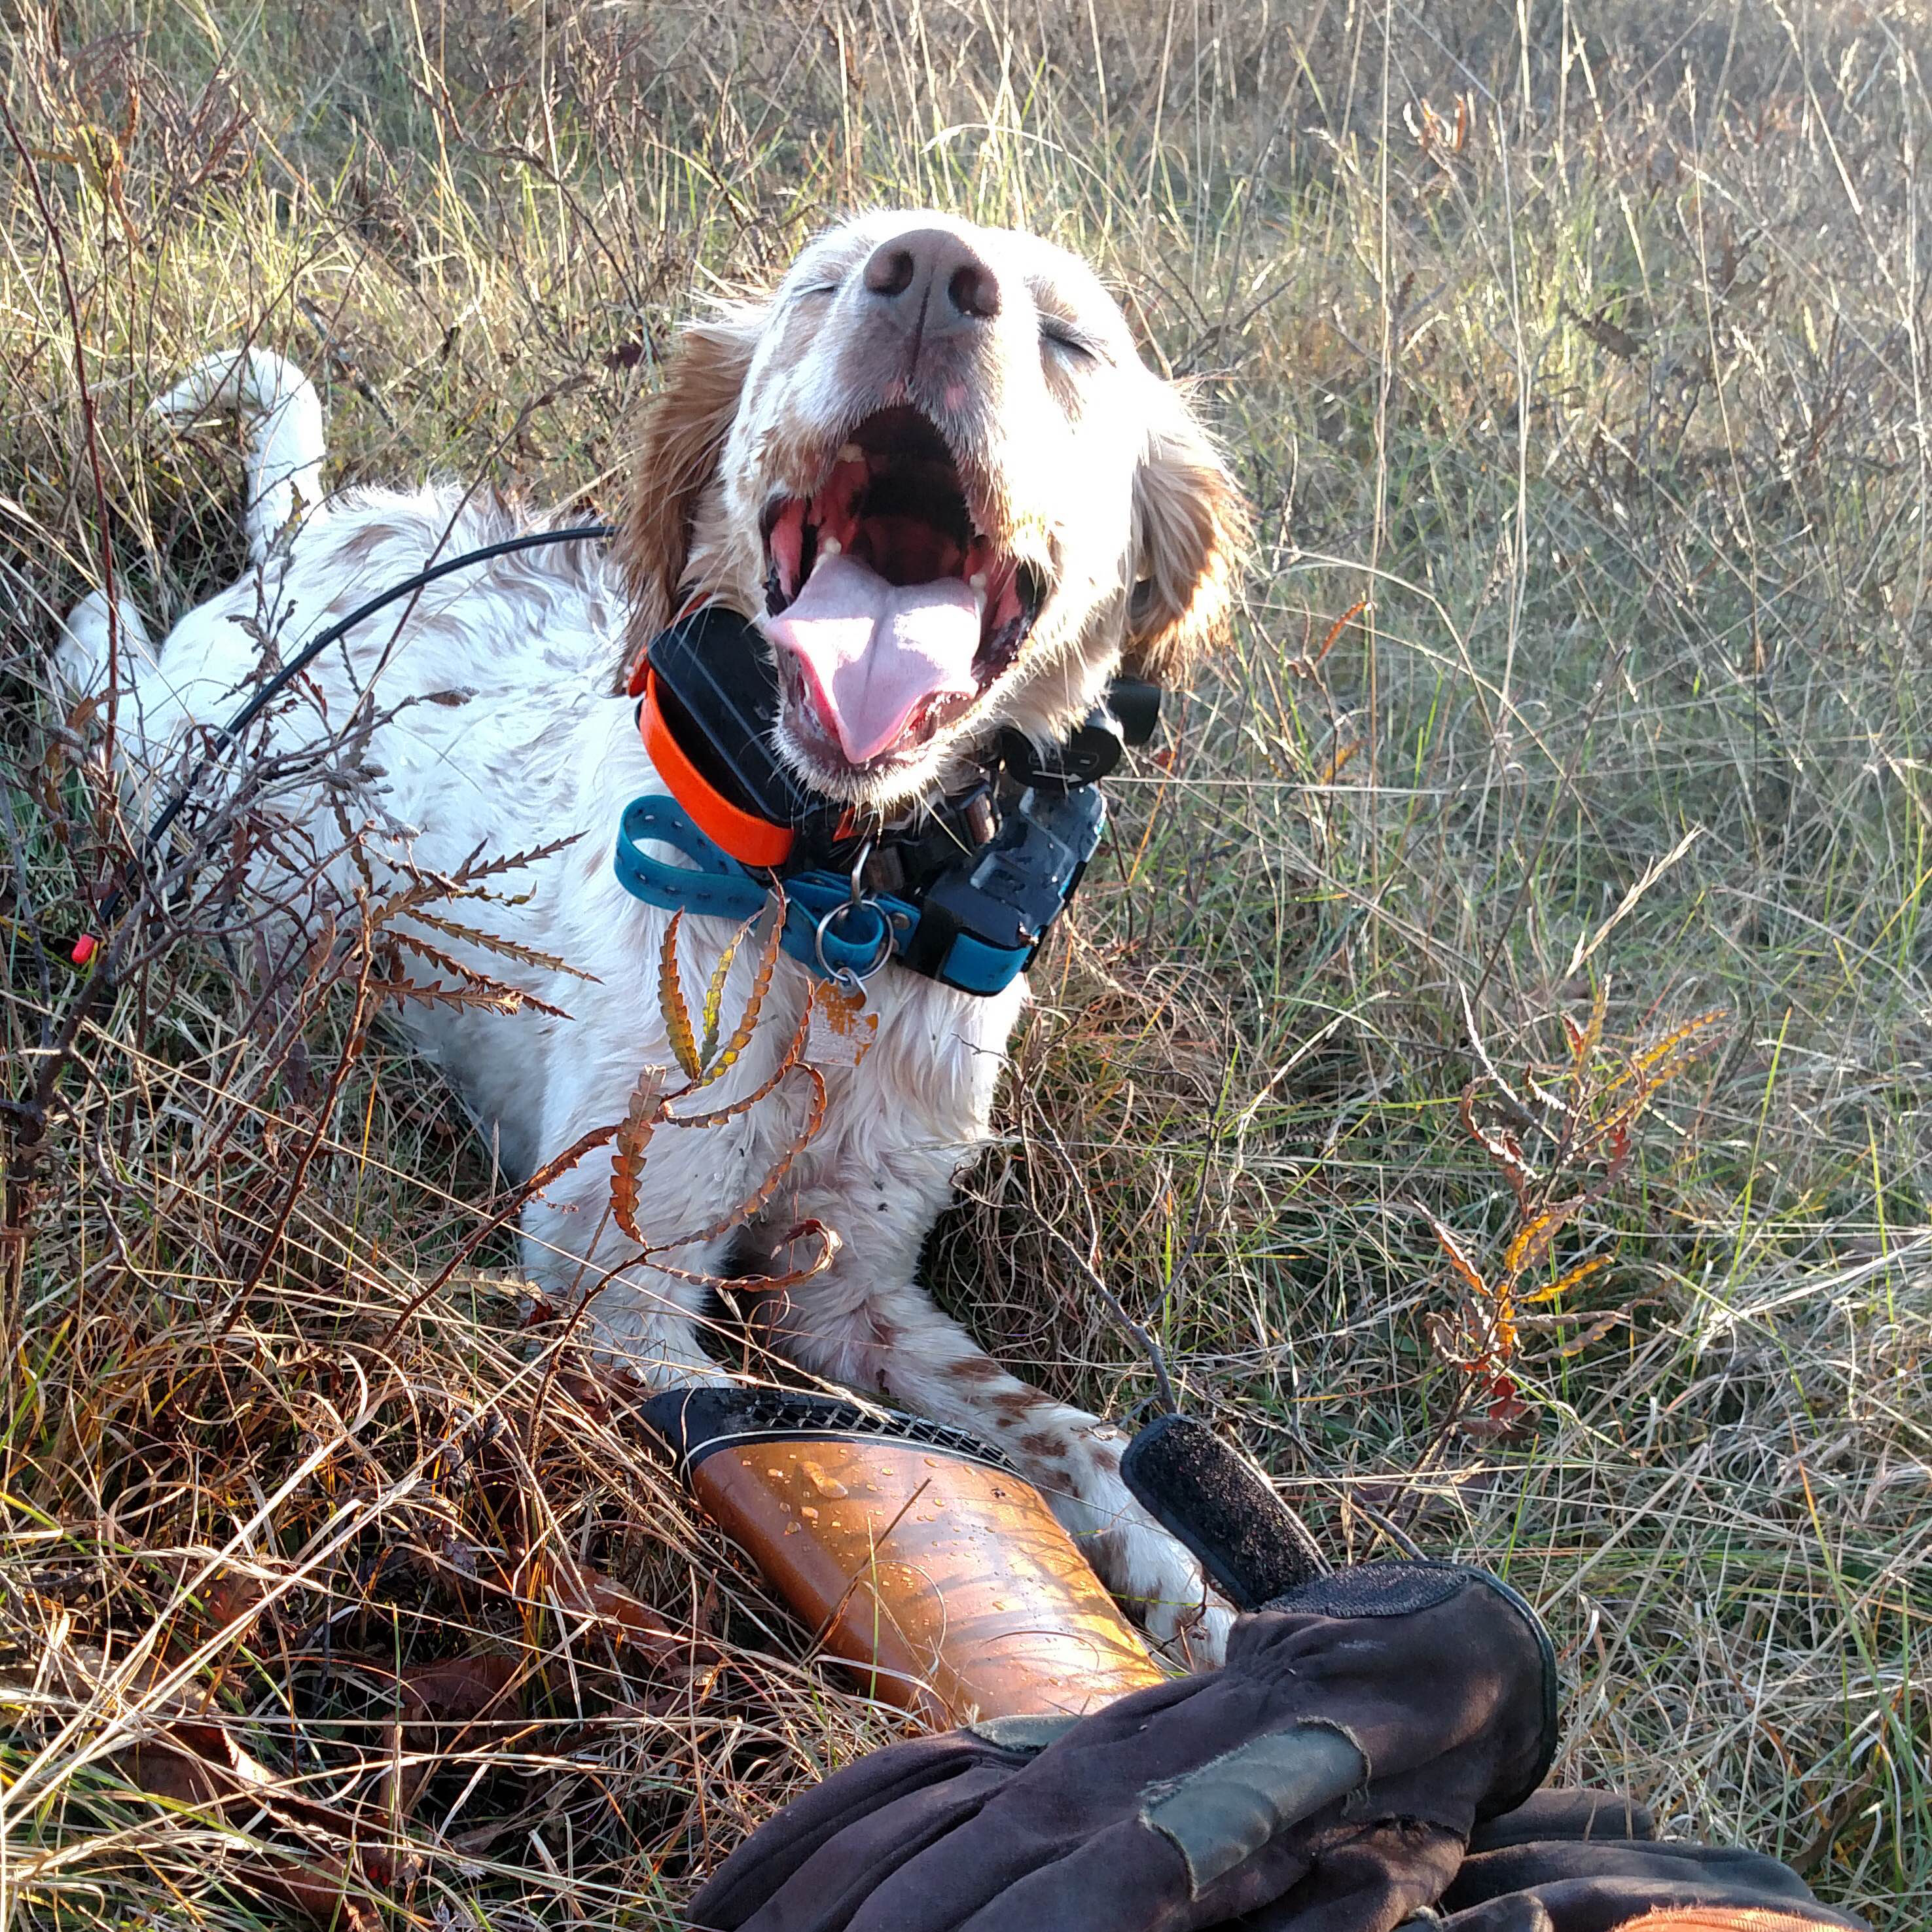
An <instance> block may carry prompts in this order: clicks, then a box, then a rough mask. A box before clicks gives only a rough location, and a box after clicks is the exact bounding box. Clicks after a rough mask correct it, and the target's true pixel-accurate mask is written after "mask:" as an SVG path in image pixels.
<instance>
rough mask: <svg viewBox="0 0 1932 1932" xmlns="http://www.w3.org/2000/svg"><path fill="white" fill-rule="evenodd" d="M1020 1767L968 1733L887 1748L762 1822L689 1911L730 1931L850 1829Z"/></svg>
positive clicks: (697, 1921) (709, 1930)
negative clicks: (941, 1790)
mask: <svg viewBox="0 0 1932 1932" xmlns="http://www.w3.org/2000/svg"><path fill="white" fill-rule="evenodd" d="M1019 1761H1020V1760H1017V1759H1016V1758H1014V1757H1010V1756H1008V1755H1007V1754H1005V1753H1004V1752H1001V1751H998V1750H997V1749H995V1748H993V1747H992V1746H991V1745H987V1744H985V1743H983V1742H981V1741H980V1740H979V1739H977V1738H974V1737H973V1736H971V1734H970V1733H963V1732H950V1733H947V1735H946V1736H943V1737H937V1738H919V1739H913V1740H912V1741H911V1742H908V1743H906V1744H902V1745H891V1746H889V1747H888V1748H886V1749H885V1750H883V1751H874V1752H873V1753H872V1754H871V1756H870V1757H864V1758H861V1759H860V1760H859V1761H858V1762H857V1763H856V1764H851V1765H847V1766H846V1767H845V1769H844V1770H842V1771H838V1772H834V1773H833V1774H832V1776H831V1777H829V1778H827V1779H826V1781H824V1782H823V1784H819V1785H816V1786H814V1787H813V1788H812V1789H811V1790H810V1791H808V1792H807V1793H805V1795H804V1796H802V1798H799V1799H796V1800H795V1801H794V1802H793V1803H792V1804H790V1805H787V1807H786V1808H785V1809H784V1811H781V1812H779V1813H778V1814H776V1815H775V1817H772V1818H770V1819H769V1820H766V1823H764V1824H763V1825H761V1826H760V1827H759V1828H758V1829H757V1831H755V1832H753V1833H752V1834H751V1836H750V1837H749V1838H747V1839H746V1840H745V1841H744V1843H742V1844H741V1845H739V1846H738V1848H737V1849H736V1850H735V1851H734V1852H732V1854H731V1855H730V1857H729V1858H727V1859H726V1860H725V1861H724V1863H723V1864H721V1865H720V1866H719V1867H718V1869H717V1870H715V1872H713V1873H712V1875H711V1876H710V1877H709V1879H707V1880H706V1882H705V1883H704V1885H703V1887H702V1888H700V1891H698V1892H697V1895H696V1896H695V1897H694V1898H693V1899H692V1900H691V1903H690V1906H688V1915H689V1918H690V1921H691V1924H693V1925H694V1926H697V1927H703V1928H705V1932H736V1927H739V1926H741V1925H742V1924H745V1921H747V1920H748V1919H749V1918H750V1917H751V1915H752V1913H754V1912H756V1911H757V1909H759V1907H760V1906H762V1905H763V1904H764V1903H765V1902H766V1900H768V1899H769V1897H771V1896H772V1894H773V1893H774V1892H775V1891H777V1890H778V1888H779V1887H780V1886H781V1885H784V1884H786V1883H787V1882H789V1881H790V1879H791V1878H792V1877H793V1875H794V1874H795V1873H796V1872H797V1871H798V1870H799V1868H800V1867H802V1866H803V1865H804V1864H806V1863H807V1862H808V1861H809V1860H810V1859H811V1858H813V1857H814V1855H816V1854H817V1852H819V1850H820V1849H821V1848H822V1847H823V1846H825V1845H826V1844H827V1843H829V1842H830V1841H832V1839H833V1838H836V1837H837V1836H838V1835H839V1834H840V1833H841V1832H844V1831H845V1830H846V1829H847V1828H848V1827H849V1826H852V1825H853V1824H854V1823H856V1822H858V1821H860V1820H865V1819H866V1818H868V1817H871V1816H874V1815H875V1814H879V1813H880V1812H883V1811H885V1810H886V1808H889V1807H891V1806H893V1805H897V1804H898V1803H899V1802H901V1800H903V1799H907V1798H911V1797H915V1796H917V1795H919V1793H922V1792H926V1791H929V1790H932V1789H933V1788H934V1787H945V1786H947V1785H950V1784H952V1783H953V1781H956V1780H957V1779H959V1778H961V1777H962V1776H964V1775H965V1774H966V1773H967V1772H970V1771H973V1770H974V1769H977V1768H979V1767H980V1766H983V1765H986V1764H988V1763H992V1764H994V1765H995V1766H999V1767H1001V1768H1002V1769H1010V1768H1011V1767H1013V1766H1014V1765H1015V1764H1016V1763H1018V1762H1019Z"/></svg>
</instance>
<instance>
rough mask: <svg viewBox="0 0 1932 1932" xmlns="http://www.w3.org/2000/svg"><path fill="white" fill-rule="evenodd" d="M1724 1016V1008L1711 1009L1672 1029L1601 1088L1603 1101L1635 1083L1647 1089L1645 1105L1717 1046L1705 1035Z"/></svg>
mask: <svg viewBox="0 0 1932 1932" xmlns="http://www.w3.org/2000/svg"><path fill="white" fill-rule="evenodd" d="M1725 1018H1727V1014H1726V1012H1725V1010H1724V1008H1723V1007H1711V1008H1710V1009H1709V1010H1708V1011H1707V1012H1704V1013H1697V1014H1694V1015H1693V1016H1692V1017H1691V1019H1688V1020H1686V1021H1685V1022H1684V1024H1683V1025H1682V1026H1679V1027H1673V1028H1672V1029H1671V1030H1670V1032H1668V1033H1667V1034H1665V1035H1664V1037H1663V1038H1662V1039H1661V1040H1658V1041H1656V1042H1655V1043H1653V1044H1652V1045H1651V1046H1647V1047H1646V1048H1645V1049H1644V1050H1643V1052H1641V1053H1640V1054H1639V1055H1637V1057H1636V1058H1634V1060H1632V1061H1631V1064H1629V1065H1628V1067H1625V1069H1624V1070H1623V1071H1622V1073H1619V1075H1618V1076H1617V1077H1616V1079H1614V1080H1613V1081H1611V1082H1610V1084H1609V1085H1607V1086H1606V1087H1605V1088H1604V1098H1605V1099H1606V1100H1607V1099H1608V1098H1609V1097H1610V1095H1611V1094H1615V1093H1617V1092H1619V1091H1621V1090H1622V1088H1625V1087H1628V1086H1629V1085H1631V1082H1636V1083H1637V1085H1638V1086H1639V1087H1640V1088H1646V1089H1647V1090H1648V1091H1646V1095H1645V1100H1644V1104H1645V1105H1646V1106H1648V1105H1649V1102H1650V1100H1651V1099H1652V1097H1655V1094H1656V1091H1657V1089H1658V1088H1660V1087H1661V1086H1662V1085H1664V1082H1666V1081H1667V1080H1671V1079H1675V1078H1676V1076H1677V1075H1679V1073H1682V1072H1683V1070H1685V1067H1688V1066H1690V1065H1691V1064H1692V1063H1693V1062H1694V1061H1698V1060H1701V1059H1702V1058H1703V1057H1704V1055H1706V1054H1707V1053H1709V1052H1710V1051H1711V1049H1712V1048H1713V1047H1714V1046H1716V1045H1717V1042H1716V1041H1715V1040H1712V1039H1710V1038H1709V1037H1707V1036H1708V1034H1709V1031H1710V1029H1711V1028H1712V1027H1714V1026H1715V1025H1717V1024H1718V1022H1719V1021H1720V1020H1721V1019H1725ZM1633 1118H1634V1117H1633Z"/></svg>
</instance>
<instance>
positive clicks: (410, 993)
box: [369, 980, 529, 1013]
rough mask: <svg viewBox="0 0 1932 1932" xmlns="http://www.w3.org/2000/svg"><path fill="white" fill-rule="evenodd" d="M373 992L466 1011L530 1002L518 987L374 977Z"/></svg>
mask: <svg viewBox="0 0 1932 1932" xmlns="http://www.w3.org/2000/svg"><path fill="white" fill-rule="evenodd" d="M369 991H370V992H371V994H373V995H374V996H375V997H376V998H377V999H380V1000H394V1001H396V1002H397V1004H398V1005H407V1004H410V1003H411V1002H415V1003H416V1004H419V1005H422V1006H425V1007H456V1008H458V1009H459V1010H461V1011H463V1012H466V1013H476V1012H483V1013H517V1012H520V1010H522V1009H523V1007H524V1006H526V1004H529V1002H527V1001H526V1000H525V999H524V998H523V995H521V994H520V993H519V992H517V989H516V988H515V987H514V986H510V987H506V988H505V989H504V990H503V991H502V992H496V993H492V992H486V991H485V990H484V989H483V988H481V987H480V986H438V985H437V984H436V983H434V982H433V981H431V982H427V983H425V982H420V981H417V980H371V981H370V982H369Z"/></svg>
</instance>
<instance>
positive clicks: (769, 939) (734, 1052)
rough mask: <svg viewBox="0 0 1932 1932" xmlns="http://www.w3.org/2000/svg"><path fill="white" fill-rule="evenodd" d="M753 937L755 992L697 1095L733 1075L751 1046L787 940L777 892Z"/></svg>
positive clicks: (699, 1083)
mask: <svg viewBox="0 0 1932 1932" xmlns="http://www.w3.org/2000/svg"><path fill="white" fill-rule="evenodd" d="M751 937H752V938H754V939H755V940H757V941H758V942H759V944H758V970H757V972H756V973H755V974H754V975H753V976H752V979H751V991H750V992H748V994H746V995H745V1010H744V1011H743V1012H742V1013H740V1014H739V1016H738V1024H737V1025H736V1027H734V1028H733V1029H732V1031H731V1037H730V1039H729V1040H727V1041H726V1042H725V1043H724V1046H723V1048H722V1049H721V1051H720V1052H719V1053H718V1057H717V1058H716V1059H715V1060H712V1059H709V1058H707V1060H706V1064H705V1070H704V1073H703V1076H702V1077H701V1078H700V1077H694V1079H693V1081H692V1083H691V1091H693V1092H696V1091H697V1089H698V1088H703V1087H708V1086H709V1085H711V1083H712V1081H714V1080H716V1079H719V1078H720V1077H721V1076H723V1075H724V1074H727V1073H730V1070H731V1069H732V1068H733V1067H735V1066H736V1065H737V1064H738V1061H739V1058H741V1057H742V1055H743V1053H744V1051H745V1048H746V1047H748V1046H750V1044H751V1034H752V1030H753V1029H754V1028H755V1027H756V1026H757V1024H758V1016H759V1014H760V1013H762V1012H763V1010H764V1004H765V995H766V994H767V993H769V992H770V991H771V986H772V973H773V972H774V971H775V970H776V968H777V966H778V942H779V941H781V939H782V938H784V899H783V898H781V896H780V895H778V894H777V893H775V892H774V893H773V894H772V896H771V897H770V898H769V899H767V900H766V901H765V909H764V910H763V912H761V913H759V915H758V917H757V923H756V924H755V925H754V926H753V927H752V928H751Z"/></svg>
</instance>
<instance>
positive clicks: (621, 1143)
mask: <svg viewBox="0 0 1932 1932" xmlns="http://www.w3.org/2000/svg"><path fill="white" fill-rule="evenodd" d="M668 1072H669V1069H668V1068H667V1067H646V1068H645V1069H644V1070H643V1072H642V1073H640V1074H639V1075H638V1076H637V1085H636V1086H634V1088H631V1104H630V1105H629V1106H628V1107H627V1108H626V1109H625V1110H624V1120H623V1124H622V1126H621V1127H619V1128H618V1130H617V1144H616V1148H615V1150H614V1151H613V1153H612V1154H611V1156H610V1217H611V1219H612V1220H614V1221H615V1222H616V1224H617V1225H618V1226H619V1227H620V1228H621V1229H623V1231H624V1232H625V1234H626V1235H628V1236H629V1237H630V1238H631V1240H632V1241H635V1242H636V1243H637V1245H638V1247H640V1248H641V1247H644V1246H645V1245H646V1243H645V1241H644V1238H643V1235H640V1233H638V1232H637V1199H638V1194H639V1190H640V1183H641V1179H642V1176H643V1169H644V1150H645V1148H646V1147H647V1146H649V1144H650V1138H651V1133H652V1130H653V1129H654V1128H655V1127H656V1125H657V1124H658V1118H659V1109H660V1103H661V1097H662V1095H663V1093H664V1078H665V1076H666V1074H667V1073H668Z"/></svg>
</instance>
